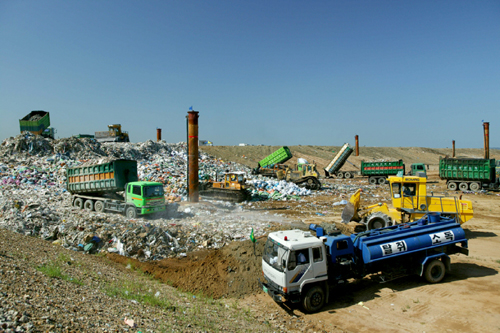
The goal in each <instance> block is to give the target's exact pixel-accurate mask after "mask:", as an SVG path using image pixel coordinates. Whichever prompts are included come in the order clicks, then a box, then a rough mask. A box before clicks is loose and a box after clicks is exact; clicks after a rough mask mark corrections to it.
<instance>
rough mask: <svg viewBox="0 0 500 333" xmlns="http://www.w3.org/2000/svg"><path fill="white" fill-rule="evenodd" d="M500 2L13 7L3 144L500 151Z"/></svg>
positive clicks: (7, 22)
mask: <svg viewBox="0 0 500 333" xmlns="http://www.w3.org/2000/svg"><path fill="white" fill-rule="evenodd" d="M499 59H500V2H499V1H234V0H232V1H225V0H216V1H189V0H186V1H180V0H179V1H166V0H165V1H123V0H120V1H112V0H109V1H97V0H87V1H48V0H47V1H23V0H17V1H7V0H0V113H1V119H2V121H1V122H0V139H2V140H3V139H4V138H6V137H9V136H14V135H18V134H19V119H20V118H22V117H24V116H25V115H26V114H28V113H29V112H30V111H31V110H45V111H49V112H50V117H51V124H52V126H53V127H54V128H56V130H57V134H56V137H67V136H71V135H74V134H79V133H82V134H89V133H90V134H92V133H94V132H95V131H102V130H105V129H106V128H107V125H108V124H113V123H120V124H122V127H123V129H124V130H127V131H128V132H129V134H130V138H131V141H133V142H139V141H145V140H148V139H153V140H155V139H156V128H161V129H162V138H163V139H164V140H166V141H167V142H180V141H185V139H186V119H185V117H186V115H187V111H188V109H189V107H190V106H193V108H194V109H195V110H197V111H200V118H199V136H200V139H207V140H211V141H213V142H214V143H215V144H216V145H237V144H238V143H249V144H266V145H290V146H291V145H297V144H302V145H336V146H340V145H342V144H343V143H344V142H350V143H351V144H353V143H354V136H355V135H356V134H358V135H359V138H360V145H362V146H389V147H390V146H396V147H399V146H401V147H410V146H419V147H436V148H441V147H451V141H452V140H455V141H456V146H457V148H481V147H483V127H482V121H483V120H484V121H488V122H490V132H491V136H490V146H491V147H500V134H499V132H500V127H499V124H500V112H499V111H500V61H499Z"/></svg>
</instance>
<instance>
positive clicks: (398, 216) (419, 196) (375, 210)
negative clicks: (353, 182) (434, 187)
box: [342, 176, 474, 230]
mask: <svg viewBox="0 0 500 333" xmlns="http://www.w3.org/2000/svg"><path fill="white" fill-rule="evenodd" d="M388 180H389V187H390V193H391V201H392V207H389V205H387V204H386V203H377V204H374V205H369V206H365V207H363V206H361V192H362V191H361V189H359V190H357V191H356V192H355V193H354V194H353V195H352V196H351V198H350V199H349V202H348V203H347V205H346V206H345V207H344V210H343V211H342V222H343V223H349V222H351V221H354V222H358V225H357V228H356V229H358V230H359V229H365V230H372V229H379V228H384V227H388V226H391V225H394V224H396V223H405V222H412V221H415V220H418V219H420V218H421V217H423V216H424V215H429V216H433V215H437V214H440V215H441V216H449V217H454V218H455V219H456V220H457V222H459V223H460V224H462V223H465V222H467V221H468V220H470V219H471V218H472V217H473V213H474V211H473V209H472V202H471V201H470V200H462V199H461V197H460V198H456V197H445V196H435V195H433V193H432V192H431V195H427V179H426V178H425V177H415V176H391V177H389V179H388Z"/></svg>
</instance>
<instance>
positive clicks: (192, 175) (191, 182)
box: [187, 111, 200, 202]
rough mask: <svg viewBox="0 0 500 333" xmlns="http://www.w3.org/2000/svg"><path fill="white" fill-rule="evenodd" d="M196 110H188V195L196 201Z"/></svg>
mask: <svg viewBox="0 0 500 333" xmlns="http://www.w3.org/2000/svg"><path fill="white" fill-rule="evenodd" d="M198 113H199V112H198V111H189V112H188V116H187V118H188V196H189V201H190V202H198V201H199V199H200V197H199V191H198V185H199V183H198Z"/></svg>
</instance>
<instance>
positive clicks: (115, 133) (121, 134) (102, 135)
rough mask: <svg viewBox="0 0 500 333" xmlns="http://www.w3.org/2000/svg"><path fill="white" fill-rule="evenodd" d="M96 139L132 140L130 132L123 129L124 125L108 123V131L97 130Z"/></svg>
mask: <svg viewBox="0 0 500 333" xmlns="http://www.w3.org/2000/svg"><path fill="white" fill-rule="evenodd" d="M94 137H95V139H96V140H97V141H98V142H130V139H129V136H128V133H127V132H126V131H122V125H120V124H113V125H108V130H107V131H101V132H95V136H94Z"/></svg>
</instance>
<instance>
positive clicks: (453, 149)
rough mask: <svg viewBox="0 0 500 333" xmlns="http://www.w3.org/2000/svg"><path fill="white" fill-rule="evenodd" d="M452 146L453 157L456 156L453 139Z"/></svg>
mask: <svg viewBox="0 0 500 333" xmlns="http://www.w3.org/2000/svg"><path fill="white" fill-rule="evenodd" d="M451 146H452V150H451V157H453V158H454V157H455V140H453V141H451Z"/></svg>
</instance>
